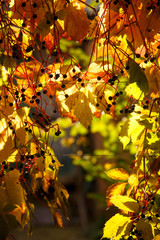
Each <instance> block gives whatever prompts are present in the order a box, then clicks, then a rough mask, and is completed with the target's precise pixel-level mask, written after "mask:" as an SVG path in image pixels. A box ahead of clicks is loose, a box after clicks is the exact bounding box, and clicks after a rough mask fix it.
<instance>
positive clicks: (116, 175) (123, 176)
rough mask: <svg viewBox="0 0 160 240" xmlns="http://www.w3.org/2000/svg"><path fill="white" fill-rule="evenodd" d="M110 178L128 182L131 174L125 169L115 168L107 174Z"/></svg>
mask: <svg viewBox="0 0 160 240" xmlns="http://www.w3.org/2000/svg"><path fill="white" fill-rule="evenodd" d="M105 173H106V174H107V176H108V177H110V178H112V179H115V180H128V178H129V174H128V172H127V171H125V170H124V169H123V168H113V169H111V170H109V171H106V172H105Z"/></svg>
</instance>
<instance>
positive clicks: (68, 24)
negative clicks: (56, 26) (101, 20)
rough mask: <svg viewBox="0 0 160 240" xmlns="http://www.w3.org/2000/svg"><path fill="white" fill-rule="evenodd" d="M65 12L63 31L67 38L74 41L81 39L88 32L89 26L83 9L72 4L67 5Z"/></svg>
mask: <svg viewBox="0 0 160 240" xmlns="http://www.w3.org/2000/svg"><path fill="white" fill-rule="evenodd" d="M66 11H67V13H66V17H65V19H64V30H65V32H66V33H67V37H70V38H71V39H72V40H75V41H79V40H81V39H83V38H84V37H85V35H86V34H87V32H88V30H89V24H90V21H89V19H88V17H87V15H86V13H85V12H84V11H83V9H81V8H78V7H77V6H74V5H72V4H69V6H68V7H67V9H66Z"/></svg>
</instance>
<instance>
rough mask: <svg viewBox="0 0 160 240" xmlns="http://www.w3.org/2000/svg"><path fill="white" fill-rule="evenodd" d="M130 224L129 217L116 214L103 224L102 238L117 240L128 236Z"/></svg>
mask: <svg viewBox="0 0 160 240" xmlns="http://www.w3.org/2000/svg"><path fill="white" fill-rule="evenodd" d="M130 223H131V219H130V217H128V216H124V215H122V214H120V213H117V214H116V215H114V216H113V217H111V218H110V219H109V220H108V221H107V222H106V223H105V226H104V228H103V236H102V238H109V239H114V240H119V239H120V238H121V237H122V236H125V235H128V233H129V230H130V227H131V224H130ZM129 226H130V227H129Z"/></svg>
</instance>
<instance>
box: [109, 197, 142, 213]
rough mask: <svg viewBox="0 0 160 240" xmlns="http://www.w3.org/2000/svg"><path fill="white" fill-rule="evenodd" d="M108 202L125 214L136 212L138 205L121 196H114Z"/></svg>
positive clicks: (130, 199)
mask: <svg viewBox="0 0 160 240" xmlns="http://www.w3.org/2000/svg"><path fill="white" fill-rule="evenodd" d="M110 201H111V202H112V203H113V204H114V205H115V206H116V207H118V208H119V209H121V210H123V211H125V212H138V209H139V204H138V203H137V201H135V200H134V199H132V198H130V197H127V196H122V195H114V196H112V197H111V198H110Z"/></svg>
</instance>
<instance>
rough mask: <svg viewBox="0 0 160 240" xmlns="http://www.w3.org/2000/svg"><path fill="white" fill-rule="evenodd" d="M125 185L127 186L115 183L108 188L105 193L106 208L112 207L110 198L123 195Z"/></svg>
mask: <svg viewBox="0 0 160 240" xmlns="http://www.w3.org/2000/svg"><path fill="white" fill-rule="evenodd" d="M126 185H127V183H115V184H112V185H111V186H109V187H108V189H107V192H106V201H107V206H108V207H111V206H113V203H112V200H111V197H112V196H116V195H123V194H124V190H125V187H126Z"/></svg>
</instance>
